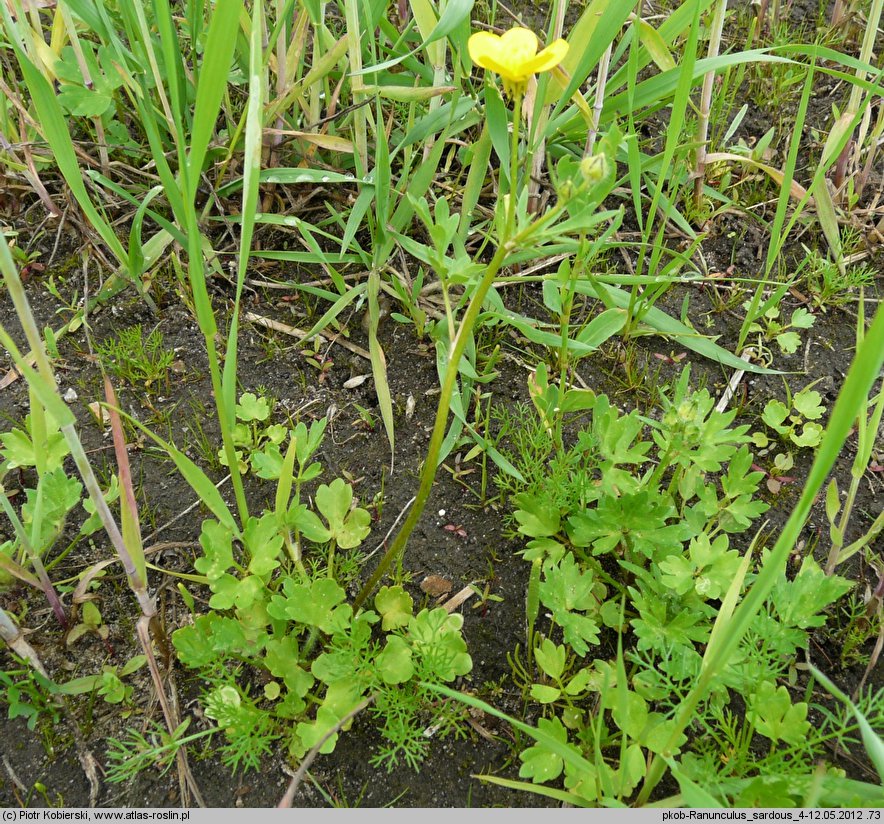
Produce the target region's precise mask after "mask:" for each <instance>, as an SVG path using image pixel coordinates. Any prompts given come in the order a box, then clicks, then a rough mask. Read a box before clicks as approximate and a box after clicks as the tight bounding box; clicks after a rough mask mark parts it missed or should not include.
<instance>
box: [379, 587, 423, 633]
mask: <svg viewBox="0 0 884 824" xmlns="http://www.w3.org/2000/svg"><path fill="white" fill-rule="evenodd" d="M374 605H375V608H376V609H377V611H378V612H379V613H380V614H381V618H382V619H383V620H382V623H381V629H383V630H384V632H388V631H389V630H391V629H399V628H400V627H404V626H407V625H408V622H409V621H410V620H411V613H412V609H413V607H414V601H413V600H412V597H411V596H410V595H409V594H408V593H407V592H406V591H405V590H404V589H403V588H402V587H401V586H398V585H397V586H392V587H387V586H384V587H381V588H380V590H379V591H378V594H377V595H375V599H374Z"/></svg>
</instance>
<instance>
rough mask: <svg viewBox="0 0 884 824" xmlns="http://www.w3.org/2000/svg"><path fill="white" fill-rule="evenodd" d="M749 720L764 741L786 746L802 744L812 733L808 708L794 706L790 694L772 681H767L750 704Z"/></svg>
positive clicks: (798, 704) (801, 703) (804, 705)
mask: <svg viewBox="0 0 884 824" xmlns="http://www.w3.org/2000/svg"><path fill="white" fill-rule="evenodd" d="M747 718H748V719H749V720H750V721H751V722H752V723H753V724H754V725H755V729H756V730H757V731H758V732H759V733H761V735H763V736H764V737H765V738H769V739H770V740H771V741H785V742H786V743H787V744H800V743H801V742H803V741H804V739H805V737H806V735H807V731H808V730H809V729H810V722H808V721H807V704H806V703H804V702H803V701H802V702H799V703H797V704H793V703H792V699H791V698H790V697H789V690H788V689H786V687H782V686H781V687H776V686H775V685H774V684H772V683H771V682H770V681H764V682H763V683H762V684H761V686H760V687H759V688H758V690H757V691H756V693H755V695H754V696H753V698H752V700H751V701H750V702H749V710H748V712H747Z"/></svg>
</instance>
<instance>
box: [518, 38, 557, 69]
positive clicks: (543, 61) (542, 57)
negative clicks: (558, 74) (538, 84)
mask: <svg viewBox="0 0 884 824" xmlns="http://www.w3.org/2000/svg"><path fill="white" fill-rule="evenodd" d="M567 53H568V43H567V42H566V41H565V40H556V41H555V42H554V43H550V44H549V45H548V46H547V47H546V48H545V49H544V50H543V51H542V52H540V54H538V55H537V56H536V57H534V58H533V59H532V60H530V61H529V62H528V63H527V64H526V65H525V70H526V71H527V73H528V74H538V73H539V72H548V71H549V70H550V69H554V68H555V67H556V66H558V65H559V63H561V62H562V60H564V59H565V55H566V54H567Z"/></svg>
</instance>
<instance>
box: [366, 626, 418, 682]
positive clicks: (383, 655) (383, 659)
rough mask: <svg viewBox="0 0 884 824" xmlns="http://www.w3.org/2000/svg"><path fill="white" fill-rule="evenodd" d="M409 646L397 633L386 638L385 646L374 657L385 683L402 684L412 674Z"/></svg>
mask: <svg viewBox="0 0 884 824" xmlns="http://www.w3.org/2000/svg"><path fill="white" fill-rule="evenodd" d="M411 658H412V652H411V647H409V646H408V644H407V643H406V642H405V641H404V640H403V639H402V638H400V637H399V636H398V635H391V636H389V637H388V638H387V643H386V646H385V647H384V648H383V650H381V652H380V654H379V655H378V657H377V658H376V659H375V663H376V664H377V668H378V673H379V674H380V676H381V678H382V679H383V682H384V683H385V684H402V683H404V682H406V681H408V679H409V678H411V676H412V675H414V664H413V663H412V660H411Z"/></svg>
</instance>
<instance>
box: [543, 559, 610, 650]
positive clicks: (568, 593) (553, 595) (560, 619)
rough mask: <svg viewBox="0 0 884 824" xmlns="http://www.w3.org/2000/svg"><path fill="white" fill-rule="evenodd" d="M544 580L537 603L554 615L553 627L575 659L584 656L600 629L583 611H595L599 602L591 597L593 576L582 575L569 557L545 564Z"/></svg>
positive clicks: (597, 636)
mask: <svg viewBox="0 0 884 824" xmlns="http://www.w3.org/2000/svg"><path fill="white" fill-rule="evenodd" d="M543 574H544V579H543V581H541V583H540V587H539V591H540V600H541V601H542V602H543V604H544V605H545V606H547V607H549V608H550V609H551V610H552V611H553V616H554V618H555V621H556V623H558V624H559V626H561V628H562V632H563V636H564V640H565V643H567V644H570V646H571V647H572V648H573V649H574V652H576V653H577V654H578V655H586V653H587V652H588V651H589V644H598V642H599V635H598V633H599V626H598V624H597V623H596V622H595V620H593V618H592V617H590V616H588V615H585V614H583V613H585V612H586V611H589V610H592V611H595V610H597V609H598V606H599V601H598V600H597V599H596V597H595V595H594V594H593V586H594V584H595V581H594V579H593V575H592V572H591V571H590V570H587V571H586V572H582V571H581V570H580V568H579V566H578V565H577V562H576V561H575V560H574V555H573V554H572V553H570V552H569V553H567V554H566V555H565V557H564V558H562V560H561V561H559V562H558V563H553V562H552V561H546V562H545V563H544V565H543Z"/></svg>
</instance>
